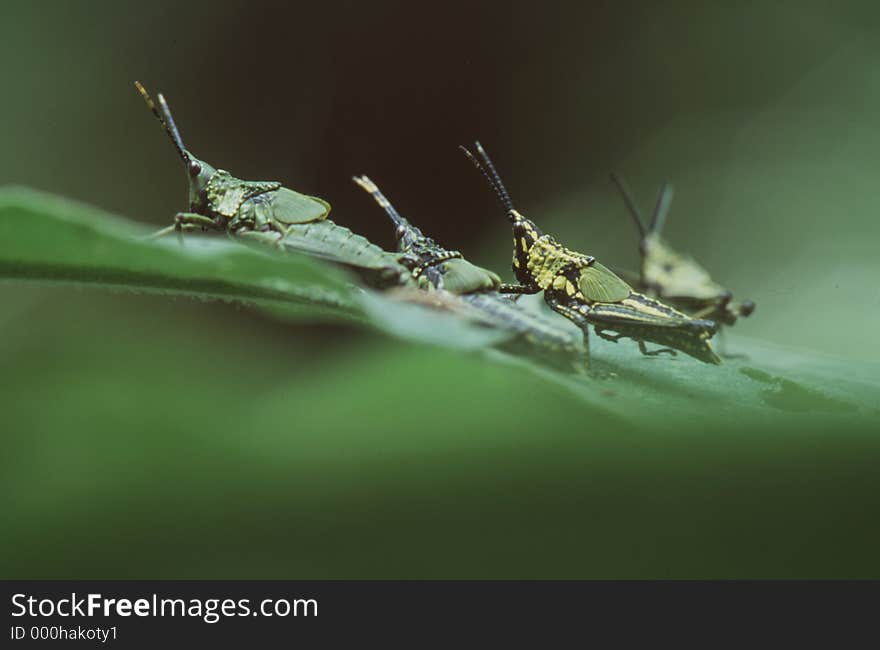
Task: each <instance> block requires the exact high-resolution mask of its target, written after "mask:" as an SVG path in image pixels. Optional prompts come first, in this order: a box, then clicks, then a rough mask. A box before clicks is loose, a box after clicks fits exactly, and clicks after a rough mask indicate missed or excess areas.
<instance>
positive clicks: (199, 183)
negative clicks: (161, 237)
mask: <svg viewBox="0 0 880 650" xmlns="http://www.w3.org/2000/svg"><path fill="white" fill-rule="evenodd" d="M183 153H184V155H185V156H186V174H187V178H188V179H189V207H190V210H192V211H193V212H195V213H197V214H204V213H205V211H206V210H207V207H208V206H207V205H206V203H207V198H206V189H207V187H208V182H209V181H210V180H211V177H212V176H214V174H216V173H217V170H216V169H215V168H214V167H212V166H211V165H209V164H208V163H206V162H204V161H203V160H199V159H198V158H196V157H195V156H193V155H192V154H191V153H190V152H189V151H186V150H184V152H183Z"/></svg>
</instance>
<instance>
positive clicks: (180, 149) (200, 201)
mask: <svg viewBox="0 0 880 650" xmlns="http://www.w3.org/2000/svg"><path fill="white" fill-rule="evenodd" d="M134 85H135V88H137V90H138V92H139V93H140V94H141V97H143V98H144V101H145V102H146V103H147V107H149V109H150V110H151V111H153V115H155V116H156V119H157V120H159V123H160V124H161V125H162V128H164V129H165V133H167V134H168V137H169V138H171V142H172V143H173V144H174V148H175V149H176V150H177V155H178V156H180V159H181V160H182V161H183V164H184V165H185V166H186V172H187V178H188V179H189V204H190V209H191V210H192V211H193V212H196V213H199V214H203V213H204V212H205V209H206V205H205V203H206V198H205V189H206V188H207V186H208V181H210V180H211V177H212V176H213V175H214V174H215V172H216V171H217V170H216V169H215V168H214V167H212V166H211V165H209V164H208V163H206V162H204V161H202V160H199V159H198V158H196V157H195V156H194V155H192V154H191V153H190V152H189V151H188V150H187V149H186V147H184V146H183V139H182V138H181V137H180V132H179V131H178V130H177V125H176V124H175V123H174V118H173V117H172V116H171V110H170V109H169V108H168V102H166V101H165V97H164V96H162V93H159V94H158V95H157V96H156V98H157V100H158V104H157V102H155V101H153V98H152V97H150V94H149V93H148V92H147V89H146V88H144V87H143V86H142V85H141V83H140V82H139V81H135V82H134Z"/></svg>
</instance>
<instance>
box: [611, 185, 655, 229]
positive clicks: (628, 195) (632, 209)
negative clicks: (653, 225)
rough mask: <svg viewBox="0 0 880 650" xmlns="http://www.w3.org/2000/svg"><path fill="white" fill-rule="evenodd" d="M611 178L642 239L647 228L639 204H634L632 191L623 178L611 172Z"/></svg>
mask: <svg viewBox="0 0 880 650" xmlns="http://www.w3.org/2000/svg"><path fill="white" fill-rule="evenodd" d="M611 180H612V181H613V182H614V184H615V185H617V189H619V190H620V195H621V196H622V197H623V201H624V203H626V207H627V208H629V213H630V214H631V215H632V218H633V221H635V222H636V227H637V228H638V229H639V234H640V235H641V236H642V239H644V238H645V235H646V234H647V230H646V229H645V220H644V219H643V218H642V212H641V210H639V206H638V205H636V202H635V199H633V195H632V192H631V191H630V189H629V185H627V184H626V181H625V180H623V179H622V178H621V177H620V176H618V175H617V174H615V173H614V172H611Z"/></svg>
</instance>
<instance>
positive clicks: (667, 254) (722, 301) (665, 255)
mask: <svg viewBox="0 0 880 650" xmlns="http://www.w3.org/2000/svg"><path fill="white" fill-rule="evenodd" d="M611 180H612V181H613V182H614V184H615V185H617V187H618V189H619V190H620V194H621V196H622V197H623V200H624V202H625V203H626V206H627V208H629V213H630V215H632V218H633V221H634V222H635V224H636V227H637V228H638V230H639V235H640V236H641V240H640V242H639V254H640V255H641V258H642V262H641V269H640V272H639V277H638V280H637V286H638V287H639V289H640V290H642V291H644V292H645V293H647V294H648V295H650V296H653V297H656V298H659V299H661V300H663V301H664V302H668V303H669V304H671V305H674V306H675V307H677V308H679V309H681V310H683V311H685V312H687V313H688V314H690V315H691V316H693V317H694V318H707V319H709V320H714V321H716V322H718V323H721V324H724V325H733V324H734V323H736V320H737V318H738V317H746V316H749V315H750V314H751V313H752V312H753V311H754V310H755V303H754V302H752V301H751V300H744V301H743V302H734V301H733V293H732V292H731V291H730V290H728V289H725V288H724V287H722V286H721V285H720V284H718V283H717V282H715V281H714V280H713V279H712V277H711V276H710V275H709V272H708V271H707V270H706V269H705V268H703V267H702V266H701V265H700V264H699V263H697V261H696V260H694V259H693V258H691V257H689V256H687V255H683V254H681V253H679V252H677V251H675V250H674V249H672V248H671V247H670V246H669V244H667V243H666V241H665V240H664V239H663V237H662V236H661V232H662V231H663V226H664V224H665V223H666V215H667V214H668V212H669V205H670V203H671V202H672V196H673V189H672V186H671V185H669V184H666V183H664V184H663V185H662V186H661V187H660V192H659V193H658V195H657V203H656V204H655V205H654V212H653V214H652V215H651V221H650V223H649V224H648V225H647V227H646V226H645V220H644V219H643V218H642V214H641V211H640V210H639V207H638V205H636V202H635V200H634V199H633V195H632V192H630V189H629V187H628V186H627V184H626V182H625V181H624V180H623V179H622V178H620V177H619V176H617V174H611Z"/></svg>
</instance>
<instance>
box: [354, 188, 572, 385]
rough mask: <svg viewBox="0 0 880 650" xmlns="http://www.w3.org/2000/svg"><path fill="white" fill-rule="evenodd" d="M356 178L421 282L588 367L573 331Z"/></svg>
mask: <svg viewBox="0 0 880 650" xmlns="http://www.w3.org/2000/svg"><path fill="white" fill-rule="evenodd" d="M353 180H354V181H355V183H357V184H358V185H359V186H360V187H361V188H362V189H363V190H364V191H366V192H367V193H368V194H370V195H371V196H372V197H373V199H374V200H375V201H376V203H377V204H379V206H380V207H381V208H383V209H384V210H385V212H386V213H387V214H388V216H389V217H390V218H391V220H392V221H393V222H394V225H395V231H394V235H395V238H396V239H397V246H398V251H399V257H398V259H399V260H400V261H401V262H402V263H403V264H404V266H406V267H407V268H408V269H410V271H411V272H412V275H413V277H414V278H416V281H417V286H419V287H420V288H421V289H427V290H442V291H446V292H449V293H451V294H454V295H457V296H458V297H459V298H460V299H461V300H463V301H464V302H465V303H466V304H467V305H468V306H469V307H470V310H469V311H470V312H471V315H474V316H475V317H476V318H477V319H478V320H481V321H483V322H485V323H487V324H489V325H493V326H495V327H499V328H501V329H506V330H508V331H511V332H513V333H514V334H515V335H516V337H517V338H518V339H519V340H520V341H524V342H525V343H526V344H527V345H528V346H529V347H530V348H532V349H533V350H536V351H538V352H540V353H542V354H545V353H547V352H551V353H561V354H563V355H564V356H566V357H567V358H568V359H569V360H570V359H572V358H574V359H575V360H576V361H577V363H576V368H577V369H581V368H582V366H583V358H584V349H583V347H582V346H581V344H580V341H578V337H577V336H573V332H571V331H570V330H568V329H566V328H561V327H558V326H557V325H556V324H555V323H554V322H553V321H552V320H551V319H548V318H546V317H545V316H542V315H541V314H540V313H537V312H533V311H530V310H528V309H526V308H523V307H520V306H519V305H517V304H516V303H515V302H514V301H513V300H511V299H510V298H509V297H507V296H502V295H500V294H499V293H498V289H499V287H500V286H501V278H500V277H498V275H497V274H496V273H493V272H492V271H489V270H487V269H484V268H482V267H479V266H476V265H474V264H472V263H470V262H469V261H467V260H466V259H464V257H463V256H462V254H461V253H460V252H458V251H454V250H449V249H446V248H443V247H442V246H440V245H439V244H438V243H437V242H435V241H434V240H433V239H431V238H430V237H427V236H426V235H425V234H423V233H422V231H421V230H420V229H419V228H417V227H416V226H414V225H413V224H412V223H410V222H409V221H408V220H407V219H406V218H404V217H403V216H402V215H401V214H400V213H399V212H398V211H397V209H395V207H394V206H393V205H392V204H391V202H390V201H389V200H388V199H387V198H385V195H384V194H383V193H382V192H381V190H379V188H378V187H377V186H376V184H375V183H373V181H371V180H370V179H369V178H367V177H366V176H356V177H354V179H353Z"/></svg>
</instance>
